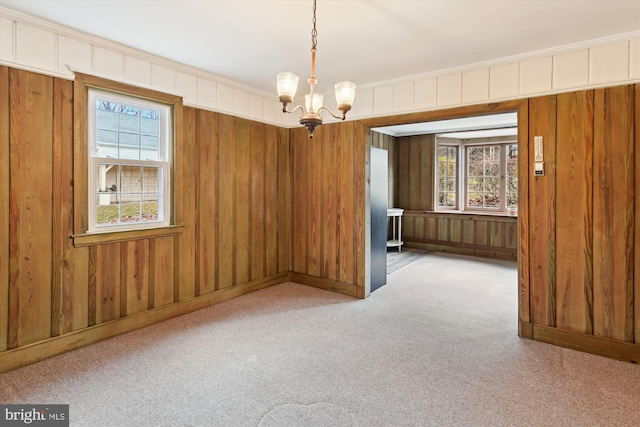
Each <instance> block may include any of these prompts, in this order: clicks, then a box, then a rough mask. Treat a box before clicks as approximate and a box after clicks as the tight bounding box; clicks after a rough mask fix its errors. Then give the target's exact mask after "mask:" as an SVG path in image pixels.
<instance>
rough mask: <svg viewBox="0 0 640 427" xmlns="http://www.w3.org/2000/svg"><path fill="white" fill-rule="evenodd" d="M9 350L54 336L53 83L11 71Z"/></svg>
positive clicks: (44, 77)
mask: <svg viewBox="0 0 640 427" xmlns="http://www.w3.org/2000/svg"><path fill="white" fill-rule="evenodd" d="M9 85H10V89H9V92H10V93H9V102H10V107H9V108H10V111H9V123H10V125H9V126H10V129H9V163H8V164H9V182H10V188H9V192H10V197H9V199H10V202H9V211H10V218H12V220H11V221H10V224H9V233H8V235H9V298H8V299H9V324H8V347H9V348H15V347H18V346H23V345H26V344H29V343H32V342H36V341H39V340H42V339H46V338H49V337H50V335H51V306H52V304H51V286H52V281H51V278H52V265H51V257H52V252H51V247H52V245H53V242H52V231H53V219H52V215H51V211H52V209H53V196H52V188H51V181H52V179H53V167H52V165H53V151H52V144H53V120H52V117H53V102H52V98H53V78H51V77H47V76H42V75H38V74H35V73H30V72H26V71H21V70H15V69H11V70H10V71H9Z"/></svg>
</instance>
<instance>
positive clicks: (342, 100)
mask: <svg viewBox="0 0 640 427" xmlns="http://www.w3.org/2000/svg"><path fill="white" fill-rule="evenodd" d="M317 35H318V31H317V30H316V0H313V30H311V75H310V76H309V78H308V79H307V82H308V83H309V93H308V94H307V95H305V96H304V98H305V106H304V107H303V106H302V105H296V106H295V107H294V108H293V109H291V110H288V109H287V105H289V104H290V103H292V102H293V97H294V96H295V94H296V91H297V90H298V80H299V79H298V76H296V75H295V74H293V73H279V74H278V76H277V79H278V98H279V99H280V102H281V103H282V112H283V113H293V112H294V111H296V110H298V109H300V110H301V111H302V115H301V117H300V124H301V125H303V126H305V127H306V128H307V131H308V132H309V138H313V131H314V130H315V128H316V127H318V126H320V125H321V124H322V115H321V112H322V110H325V111H327V112H328V113H329V114H331V116H333V117H334V118H336V119H340V120H344V119H345V117H346V115H347V112H348V111H349V110H351V106H352V105H353V100H354V98H355V96H356V85H355V84H354V83H351V82H340V83H336V85H335V90H336V102H337V103H338V110H339V111H340V112H341V113H342V114H341V115H336V114H334V113H333V112H331V110H329V109H328V108H327V107H325V106H323V105H322V102H323V98H324V97H323V95H321V94H319V93H316V91H315V86H316V83H317V82H318V80H317V79H316V75H315V73H316V71H315V70H316V51H317Z"/></svg>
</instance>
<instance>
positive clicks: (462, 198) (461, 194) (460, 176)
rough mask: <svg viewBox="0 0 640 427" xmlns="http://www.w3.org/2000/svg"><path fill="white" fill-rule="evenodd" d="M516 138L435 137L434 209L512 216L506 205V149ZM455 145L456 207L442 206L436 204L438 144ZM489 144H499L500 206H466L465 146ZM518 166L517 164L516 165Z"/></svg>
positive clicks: (515, 142) (448, 211) (437, 191)
mask: <svg viewBox="0 0 640 427" xmlns="http://www.w3.org/2000/svg"><path fill="white" fill-rule="evenodd" d="M517 144H518V138H517V137H516V138H510V137H507V138H504V139H500V140H499V141H498V140H497V141H463V140H458V141H453V140H444V141H439V140H438V138H437V137H436V141H435V145H436V147H435V150H434V151H435V165H436V167H435V168H434V175H435V179H434V184H435V185H434V187H435V188H434V195H435V200H434V211H435V212H441V213H469V214H486V215H504V216H512V215H510V214H509V206H508V205H507V189H506V185H507V151H508V149H509V146H511V145H517ZM441 145H442V146H449V147H452V146H456V147H458V150H457V162H458V164H457V166H458V167H457V168H456V169H457V176H456V190H457V197H456V206H457V207H456V208H450V207H443V206H439V204H438V194H439V182H440V181H439V174H438V171H439V167H438V166H439V163H438V161H439V160H438V148H439V147H440V146H441ZM491 145H499V146H501V149H500V166H501V171H500V187H501V188H500V193H501V194H503V196H504V197H502V198H501V201H500V206H499V207H497V208H482V207H473V206H471V207H470V206H468V204H467V203H468V198H467V147H472V146H491ZM518 166H519V165H518Z"/></svg>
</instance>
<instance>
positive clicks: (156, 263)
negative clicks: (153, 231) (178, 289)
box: [149, 237, 175, 309]
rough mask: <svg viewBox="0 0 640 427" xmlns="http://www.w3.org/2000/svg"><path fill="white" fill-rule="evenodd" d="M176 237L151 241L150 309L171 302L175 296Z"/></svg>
mask: <svg viewBox="0 0 640 427" xmlns="http://www.w3.org/2000/svg"><path fill="white" fill-rule="evenodd" d="M174 248H175V244H174V238H173V237H158V238H155V239H150V241H149V266H150V269H149V309H152V308H156V307H162V306H163V305H167V304H171V303H172V302H173V298H174V286H173V283H174V280H173V278H174V270H175V267H174V263H173V260H174V259H175V254H174Z"/></svg>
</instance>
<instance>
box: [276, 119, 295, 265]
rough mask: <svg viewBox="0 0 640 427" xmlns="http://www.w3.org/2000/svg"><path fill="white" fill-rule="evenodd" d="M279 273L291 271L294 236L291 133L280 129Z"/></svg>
mask: <svg viewBox="0 0 640 427" xmlns="http://www.w3.org/2000/svg"><path fill="white" fill-rule="evenodd" d="M277 133H278V143H277V144H278V147H277V148H278V272H286V271H289V270H291V266H292V260H291V248H292V245H291V236H292V227H293V220H292V211H291V209H292V204H291V194H292V189H291V186H292V182H291V178H292V170H291V154H290V153H291V147H290V143H289V141H290V139H289V138H290V136H289V135H290V133H289V130H288V129H278V131H277Z"/></svg>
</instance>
